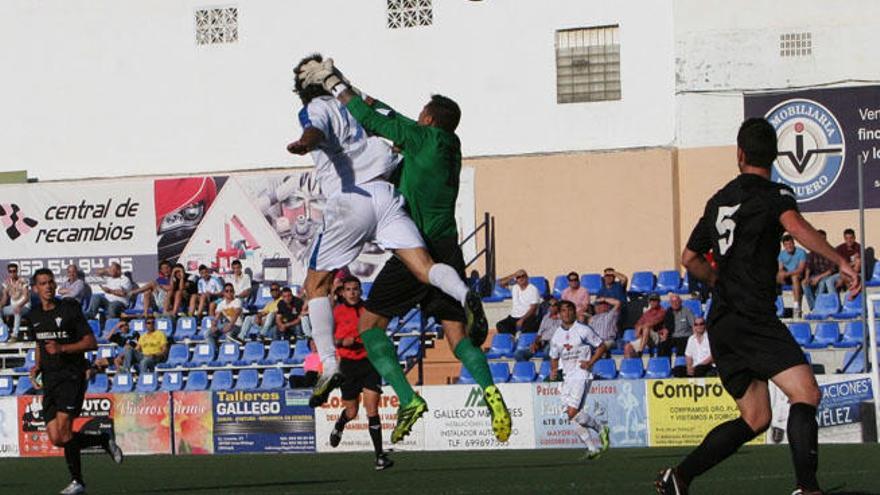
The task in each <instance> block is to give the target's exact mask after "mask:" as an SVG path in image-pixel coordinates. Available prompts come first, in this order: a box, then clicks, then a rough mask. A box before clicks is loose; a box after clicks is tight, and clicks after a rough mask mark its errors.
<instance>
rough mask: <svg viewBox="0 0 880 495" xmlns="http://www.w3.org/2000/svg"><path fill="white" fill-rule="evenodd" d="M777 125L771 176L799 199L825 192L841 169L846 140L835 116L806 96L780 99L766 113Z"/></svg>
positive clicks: (812, 198) (817, 195) (769, 119)
mask: <svg viewBox="0 0 880 495" xmlns="http://www.w3.org/2000/svg"><path fill="white" fill-rule="evenodd" d="M765 117H766V118H767V121H768V122H770V125H772V126H773V128H774V129H776V135H777V138H778V147H779V151H778V155H777V158H776V161H775V162H774V164H773V173H772V179H773V181H774V182H781V183H783V184H786V185H788V186H789V187H791V188H792V189H793V190H794V192H795V194H796V195H797V196H796V197H797V200H798V202H800V203H805V202H807V201H812V200H814V199H816V198H818V197H821V196H822V195H823V194H825V193H826V192H828V191H829V190H830V189H831V188H832V187H833V186H834V183H835V182H837V179H838V178H839V177H840V173H841V172H842V171H843V166H844V160H845V156H846V155H845V149H846V143H845V138H844V136H843V128H842V127H841V126H840V123H839V122H838V120H837V118H836V117H835V116H834V114H832V113H831V112H830V111H829V110H828V109H827V108H825V107H824V106H823V105H821V104H819V103H817V102H815V101H813V100H808V99H805V98H794V99H791V100H786V101H783V102H782V103H780V104H778V105H776V106H775V107H773V108H772V109H771V110H770V111H769V112H767V114H766V115H765Z"/></svg>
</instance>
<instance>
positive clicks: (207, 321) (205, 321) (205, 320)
mask: <svg viewBox="0 0 880 495" xmlns="http://www.w3.org/2000/svg"><path fill="white" fill-rule="evenodd" d="M212 326H214V319H213V318H211V317H210V316H203V317H202V323H201V325H199V331H198V332H196V339H199V338H201V334H202V332H204V331H205V330H208V329H210V328H211V327H212Z"/></svg>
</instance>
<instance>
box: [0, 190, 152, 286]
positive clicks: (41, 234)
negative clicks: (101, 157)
mask: <svg viewBox="0 0 880 495" xmlns="http://www.w3.org/2000/svg"><path fill="white" fill-rule="evenodd" d="M0 194H2V197H3V200H2V203H0V224H2V226H3V233H2V234H0V253H2V254H0V265H6V264H7V263H10V262H16V263H18V264H19V267H20V271H21V275H22V276H23V277H30V276H31V275H32V274H33V272H34V271H36V270H37V269H39V268H50V269H51V270H52V271H53V272H55V274H56V275H61V274H63V273H64V269H65V267H66V266H67V265H70V264H74V265H76V266H77V267H79V268H80V270H81V271H82V272H84V273H85V275H86V276H89V275H91V274H92V273H94V272H95V271H96V270H97V269H98V268H103V267H107V266H109V265H110V263H113V262H117V263H119V264H120V265H122V270H123V271H131V272H132V274H133V276H134V277H135V280H146V279H148V278H149V276H150V275H151V274H153V273H155V271H156V247H155V246H156V235H155V228H154V226H153V219H154V217H155V214H154V212H153V198H152V190H151V188H150V182H149V181H146V180H106V181H90V182H77V183H75V185H74V184H73V183H51V184H26V185H15V186H2V187H0Z"/></svg>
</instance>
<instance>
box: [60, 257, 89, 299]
mask: <svg viewBox="0 0 880 495" xmlns="http://www.w3.org/2000/svg"><path fill="white" fill-rule="evenodd" d="M56 294H58V295H59V296H61V299H73V300H75V301H76V302H78V303H80V304H82V303H83V299H85V297H86V284H85V283H83V281H82V279H81V278H79V270H78V269H77V268H76V265H68V266H67V278H65V279H64V280H62V281H61V283H60V284H58V291H57V292H56Z"/></svg>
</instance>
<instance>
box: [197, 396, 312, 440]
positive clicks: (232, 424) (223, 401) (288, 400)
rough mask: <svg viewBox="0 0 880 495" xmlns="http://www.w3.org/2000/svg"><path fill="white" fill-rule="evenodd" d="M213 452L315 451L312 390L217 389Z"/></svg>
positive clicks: (214, 403) (214, 400) (214, 402)
mask: <svg viewBox="0 0 880 495" xmlns="http://www.w3.org/2000/svg"><path fill="white" fill-rule="evenodd" d="M213 395H214V399H213V405H214V452H215V453H218V454H220V453H224V454H225V453H242V452H272V453H279V452H282V453H288V452H314V451H315V416H314V410H313V409H312V408H310V407H309V405H308V403H309V396H310V395H311V391H310V390H292V389H286V390H267V391H257V390H254V391H242V390H235V391H229V392H214V394H213Z"/></svg>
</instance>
